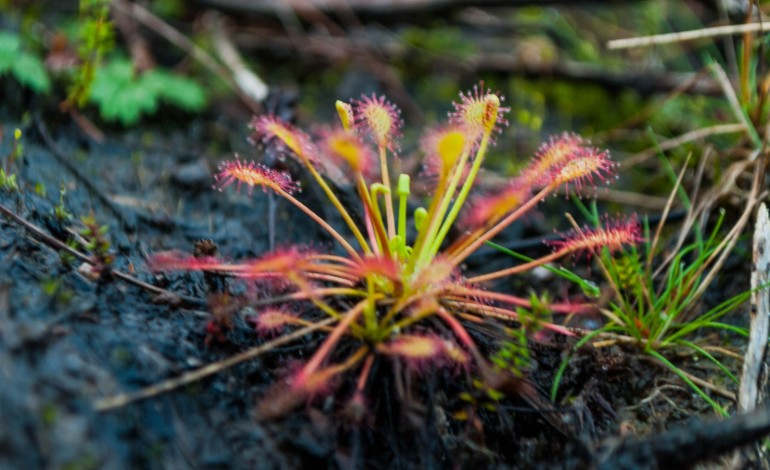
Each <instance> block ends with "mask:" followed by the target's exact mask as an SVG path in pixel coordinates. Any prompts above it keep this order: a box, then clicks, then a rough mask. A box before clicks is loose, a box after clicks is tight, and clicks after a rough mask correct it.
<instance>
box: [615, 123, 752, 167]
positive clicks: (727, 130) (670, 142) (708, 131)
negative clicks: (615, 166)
mask: <svg viewBox="0 0 770 470" xmlns="http://www.w3.org/2000/svg"><path fill="white" fill-rule="evenodd" d="M745 131H746V124H745V123H731V124H717V125H714V126H708V127H702V128H700V129H695V130H692V131H690V132H685V133H684V134H681V135H678V136H676V137H672V138H671V139H667V140H664V141H663V142H661V143H660V144H658V145H656V146H653V147H650V148H649V149H647V150H643V151H641V152H639V153H636V154H634V155H632V156H630V157H628V158H626V159H625V160H623V165H626V166H628V167H632V166H636V165H639V164H640V163H643V162H645V161H647V160H649V159H650V158H652V157H654V156H655V155H657V154H658V152H660V151H667V150H671V149H675V148H677V147H679V146H680V145H684V144H686V143H688V142H694V141H696V140H701V139H705V138H706V137H711V136H713V135H720V134H735V133H738V132H745Z"/></svg>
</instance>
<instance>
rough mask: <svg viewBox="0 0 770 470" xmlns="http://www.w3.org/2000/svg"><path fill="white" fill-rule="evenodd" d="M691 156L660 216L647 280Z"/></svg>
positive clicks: (646, 268)
mask: <svg viewBox="0 0 770 470" xmlns="http://www.w3.org/2000/svg"><path fill="white" fill-rule="evenodd" d="M691 155H692V154H689V155H687V159H686V160H685V161H684V165H682V170H681V171H680V172H679V177H677V179H676V184H674V188H673V189H672V190H671V194H669V196H668V201H667V202H666V208H665V209H663V214H662V215H661V216H660V222H658V227H657V228H656V229H655V235H654V236H653V237H652V243H651V244H650V252H649V253H647V263H646V266H645V271H646V272H645V275H646V277H647V278H649V277H650V272H651V271H652V258H653V256H654V255H655V249H656V248H657V247H658V242H659V241H660V234H661V233H662V232H663V227H664V226H665V225H666V219H668V213H669V212H670V211H671V206H672V205H673V204H674V200H675V199H676V194H677V191H679V187H680V186H681V185H682V178H684V173H685V171H687V164H688V163H689V162H690V156H691Z"/></svg>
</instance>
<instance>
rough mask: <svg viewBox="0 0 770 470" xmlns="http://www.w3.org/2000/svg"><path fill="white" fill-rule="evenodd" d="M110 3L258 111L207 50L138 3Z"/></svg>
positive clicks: (115, 0)
mask: <svg viewBox="0 0 770 470" xmlns="http://www.w3.org/2000/svg"><path fill="white" fill-rule="evenodd" d="M111 5H112V7H113V8H116V9H117V10H119V11H121V12H122V13H125V14H128V15H130V16H132V17H133V18H134V19H136V21H138V22H140V23H142V24H144V25H145V26H147V27H148V28H150V29H152V30H153V31H155V32H157V33H158V34H160V35H161V36H163V37H164V38H166V40H168V41H169V42H170V43H172V44H174V45H175V46H177V47H178V48H180V49H182V50H183V51H186V52H187V53H188V54H190V57H192V58H193V59H195V60H196V61H198V62H199V63H200V64H201V65H203V66H204V67H206V68H207V69H208V70H209V71H211V72H212V73H213V74H214V75H216V76H218V77H219V78H220V79H221V80H222V81H223V82H224V83H225V84H227V86H228V87H230V89H232V90H233V91H234V92H235V93H237V94H238V96H239V97H240V98H241V100H242V101H243V102H244V103H245V104H246V105H247V106H248V107H249V108H250V109H251V110H252V111H253V112H259V110H260V107H259V105H258V103H256V102H255V101H254V100H253V99H252V98H251V97H249V96H247V95H246V94H245V93H243V92H242V91H241V89H240V87H239V86H238V84H237V83H236V82H235V80H234V79H233V77H232V76H231V74H230V73H229V72H228V70H227V69H226V68H225V67H223V66H222V65H221V64H220V63H219V62H218V61H217V60H216V59H215V58H214V57H212V56H211V55H210V54H209V53H208V52H206V51H205V50H203V49H201V48H200V47H199V46H198V45H196V44H195V43H194V42H192V41H191V40H190V39H189V38H188V37H187V36H185V35H184V34H182V33H181V32H179V31H178V30H177V29H176V28H174V27H173V26H171V25H170V24H168V23H166V22H165V21H163V20H162V19H161V18H159V17H158V16H156V15H155V14H153V13H152V12H151V11H149V10H147V9H146V8H144V7H143V6H141V5H139V4H138V3H132V2H129V1H127V0H112V2H111Z"/></svg>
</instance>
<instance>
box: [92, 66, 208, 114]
mask: <svg viewBox="0 0 770 470" xmlns="http://www.w3.org/2000/svg"><path fill="white" fill-rule="evenodd" d="M90 100H91V101H92V102H94V103H96V104H97V105H98V106H99V111H100V112H101V115H102V118H104V119H105V120H108V121H119V122H120V123H122V124H123V125H126V126H130V125H133V124H136V123H137V122H138V121H139V119H140V118H141V117H142V115H148V114H149V115H151V114H155V113H156V112H157V111H158V107H159V105H160V103H162V102H165V103H167V104H170V105H173V106H176V107H178V108H181V109H183V110H185V111H189V112H200V111H202V110H203V108H204V107H205V106H206V91H205V90H204V89H203V87H202V86H201V85H200V84H199V83H198V82H196V81H195V80H193V79H190V78H187V77H183V76H180V75H175V74H173V73H170V72H168V71H166V70H161V69H153V70H149V71H147V72H145V73H142V74H137V73H136V72H135V70H134V66H133V64H132V63H131V62H130V61H129V60H127V59H115V60H111V61H110V62H108V63H106V64H105V65H103V66H102V67H100V68H99V69H97V71H96V76H95V77H94V82H93V85H92V89H91V97H90Z"/></svg>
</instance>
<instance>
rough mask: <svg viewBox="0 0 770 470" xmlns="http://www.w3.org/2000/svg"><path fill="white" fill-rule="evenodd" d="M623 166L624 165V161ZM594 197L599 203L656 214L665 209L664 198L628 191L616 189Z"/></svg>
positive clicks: (598, 193)
mask: <svg viewBox="0 0 770 470" xmlns="http://www.w3.org/2000/svg"><path fill="white" fill-rule="evenodd" d="M623 165H626V162H625V161H624V162H623ZM595 197H596V199H598V200H601V201H610V202H615V203H617V204H621V205H624V206H634V207H639V208H642V209H648V210H651V211H656V212H659V211H662V210H663V209H664V208H665V207H666V199H665V198H662V197H657V196H649V195H647V194H641V193H633V192H630V191H619V190H617V189H605V190H603V191H597V192H596V194H595Z"/></svg>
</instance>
